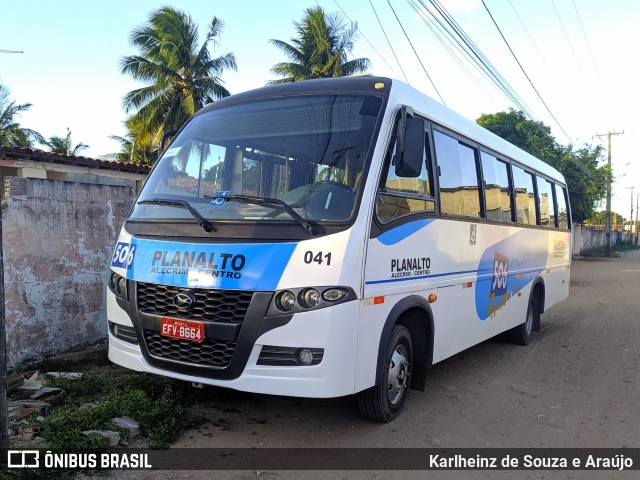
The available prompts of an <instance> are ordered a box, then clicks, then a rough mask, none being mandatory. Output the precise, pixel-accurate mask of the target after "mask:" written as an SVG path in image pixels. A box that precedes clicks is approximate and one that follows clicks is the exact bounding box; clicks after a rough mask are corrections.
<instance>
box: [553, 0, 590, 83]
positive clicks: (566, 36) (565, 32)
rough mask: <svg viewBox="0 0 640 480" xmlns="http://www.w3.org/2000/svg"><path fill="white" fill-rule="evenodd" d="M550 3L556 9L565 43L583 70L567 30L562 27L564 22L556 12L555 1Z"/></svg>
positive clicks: (581, 69)
mask: <svg viewBox="0 0 640 480" xmlns="http://www.w3.org/2000/svg"><path fill="white" fill-rule="evenodd" d="M551 5H553V9H554V10H555V11H556V15H557V17H558V21H559V22H560V26H561V27H562V31H563V32H564V36H565V38H566V39H567V43H568V44H569V47H571V52H572V53H573V58H575V59H576V63H577V64H578V67H580V71H582V72H584V70H583V68H582V65H581V64H580V60H578V56H577V55H576V51H575V50H574V49H573V44H572V43H571V40H570V39H569V35H568V34H567V30H566V29H565V28H564V23H562V18H560V13H559V12H558V9H557V8H556V2H554V0H551Z"/></svg>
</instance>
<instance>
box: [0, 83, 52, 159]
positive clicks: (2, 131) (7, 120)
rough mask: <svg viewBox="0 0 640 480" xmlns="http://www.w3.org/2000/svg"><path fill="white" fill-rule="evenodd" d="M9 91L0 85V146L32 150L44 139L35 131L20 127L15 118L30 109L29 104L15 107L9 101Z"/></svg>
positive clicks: (14, 104) (14, 103) (12, 101)
mask: <svg viewBox="0 0 640 480" xmlns="http://www.w3.org/2000/svg"><path fill="white" fill-rule="evenodd" d="M10 96H11V91H10V90H9V89H8V88H7V87H6V86H4V85H2V84H0V145H4V146H7V147H24V148H33V146H34V145H35V144H36V142H38V143H42V142H44V137H43V136H42V135H40V134H39V133H38V132H36V131H35V130H31V129H29V128H24V127H22V126H21V125H20V124H19V123H18V122H17V121H16V116H18V115H19V114H20V113H22V112H26V111H27V110H29V109H30V108H31V104H30V103H23V104H19V105H17V104H16V102H15V100H11V98H10Z"/></svg>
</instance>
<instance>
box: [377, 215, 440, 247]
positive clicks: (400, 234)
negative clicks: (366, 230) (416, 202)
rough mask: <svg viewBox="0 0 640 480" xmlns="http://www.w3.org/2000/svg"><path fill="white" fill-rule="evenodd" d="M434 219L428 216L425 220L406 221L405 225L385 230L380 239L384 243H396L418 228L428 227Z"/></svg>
mask: <svg viewBox="0 0 640 480" xmlns="http://www.w3.org/2000/svg"><path fill="white" fill-rule="evenodd" d="M434 220H435V218H426V219H424V220H416V221H415V222H409V223H405V224H404V225H400V226H399V227H396V228H392V229H391V230H389V231H388V232H384V233H383V234H382V235H380V236H379V237H378V241H379V242H380V243H382V244H383V245H395V244H396V243H399V242H401V241H402V240H404V239H405V238H407V237H409V236H411V235H413V234H414V233H416V232H417V231H418V230H420V229H422V228H424V227H426V226H427V225H429V224H430V223H431V222H433V221H434Z"/></svg>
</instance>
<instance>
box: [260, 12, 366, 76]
mask: <svg viewBox="0 0 640 480" xmlns="http://www.w3.org/2000/svg"><path fill="white" fill-rule="evenodd" d="M293 24H294V25H295V28H296V31H297V37H295V38H292V39H291V43H287V42H283V41H282V40H274V39H272V40H270V42H271V43H272V44H273V45H275V46H276V47H278V48H279V49H280V50H282V51H283V52H284V54H285V55H286V56H287V57H288V58H289V60H291V61H290V62H282V63H278V64H276V65H274V66H273V67H272V68H271V71H272V72H273V73H275V74H277V75H281V76H283V77H284V78H281V79H278V80H271V81H270V82H267V83H268V84H270V85H273V84H277V83H287V82H295V81H296V80H306V79H310V78H326V77H344V76H347V75H353V74H355V73H362V72H366V71H367V70H368V69H369V68H370V65H371V62H370V61H369V59H368V58H355V59H353V60H347V57H348V55H349V54H350V53H351V50H353V42H354V40H355V39H356V35H357V33H356V31H357V29H358V26H357V24H356V23H351V24H349V25H347V24H346V23H345V22H344V21H343V20H342V19H341V18H340V17H339V16H338V15H337V14H326V13H325V12H324V10H323V9H322V8H321V7H313V8H307V9H306V10H305V14H304V16H303V17H302V20H301V21H300V23H298V22H293Z"/></svg>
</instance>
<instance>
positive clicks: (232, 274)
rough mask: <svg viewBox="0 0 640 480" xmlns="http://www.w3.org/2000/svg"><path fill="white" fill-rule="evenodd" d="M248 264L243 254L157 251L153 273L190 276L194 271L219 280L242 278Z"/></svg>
mask: <svg viewBox="0 0 640 480" xmlns="http://www.w3.org/2000/svg"><path fill="white" fill-rule="evenodd" d="M246 263H247V258H246V257H245V256H244V255H242V254H235V255H234V254H233V253H224V252H221V253H217V252H204V251H194V250H177V251H169V250H156V251H154V252H153V258H152V259H151V270H150V272H151V273H156V274H169V275H188V274H189V271H190V269H194V270H196V271H197V272H198V274H200V275H207V276H210V277H217V278H234V279H236V280H237V279H239V278H241V276H242V274H241V271H242V269H243V268H244V267H245V265H246Z"/></svg>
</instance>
